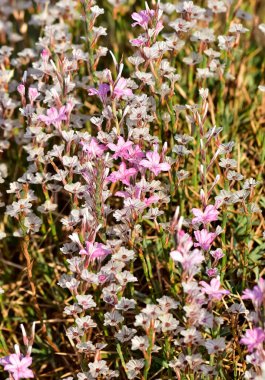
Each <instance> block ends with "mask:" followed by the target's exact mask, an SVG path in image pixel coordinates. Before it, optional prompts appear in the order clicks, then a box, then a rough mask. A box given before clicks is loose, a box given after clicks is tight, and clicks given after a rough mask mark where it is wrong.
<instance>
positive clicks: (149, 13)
mask: <svg viewBox="0 0 265 380" xmlns="http://www.w3.org/2000/svg"><path fill="white" fill-rule="evenodd" d="M154 15H155V11H154V10H144V11H140V12H139V13H136V12H134V13H133V14H132V19H133V20H135V21H136V22H134V23H133V24H132V26H136V25H139V26H141V27H142V28H144V29H148V23H149V21H150V20H151V19H152V18H153V17H154Z"/></svg>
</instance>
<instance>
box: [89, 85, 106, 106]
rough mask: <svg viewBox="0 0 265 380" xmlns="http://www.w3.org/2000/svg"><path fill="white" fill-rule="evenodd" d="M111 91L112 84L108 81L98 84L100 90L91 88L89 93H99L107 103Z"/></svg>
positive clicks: (101, 98)
mask: <svg viewBox="0 0 265 380" xmlns="http://www.w3.org/2000/svg"><path fill="white" fill-rule="evenodd" d="M109 91H110V86H109V85H108V84H107V83H102V84H100V85H99V86H98V90H97V89H96V88H90V89H89V90H88V95H97V96H98V97H99V98H100V100H101V101H102V103H106V100H107V98H108V92H109Z"/></svg>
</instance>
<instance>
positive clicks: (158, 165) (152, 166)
mask: <svg viewBox="0 0 265 380" xmlns="http://www.w3.org/2000/svg"><path fill="white" fill-rule="evenodd" d="M146 158H147V159H146V160H141V161H140V165H141V166H143V167H145V168H148V169H149V170H150V171H151V172H153V173H154V174H155V175H158V174H159V173H161V172H162V171H163V172H167V171H168V170H170V165H169V164H168V163H167V162H160V160H161V158H160V155H159V153H158V152H157V150H155V151H154V152H147V153H146Z"/></svg>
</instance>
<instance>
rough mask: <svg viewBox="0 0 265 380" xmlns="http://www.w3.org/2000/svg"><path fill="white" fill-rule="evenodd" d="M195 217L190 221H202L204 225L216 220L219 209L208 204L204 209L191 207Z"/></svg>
mask: <svg viewBox="0 0 265 380" xmlns="http://www.w3.org/2000/svg"><path fill="white" fill-rule="evenodd" d="M191 211H192V212H193V215H194V216H195V218H193V219H192V223H193V224H195V223H203V224H204V225H206V224H208V223H211V222H213V221H215V220H218V215H219V211H217V210H216V208H215V206H213V205H209V206H207V207H206V209H205V210H204V211H202V210H200V209H198V208H193V209H192V210H191Z"/></svg>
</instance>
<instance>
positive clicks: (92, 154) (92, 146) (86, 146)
mask: <svg viewBox="0 0 265 380" xmlns="http://www.w3.org/2000/svg"><path fill="white" fill-rule="evenodd" d="M80 144H81V145H82V146H83V152H85V153H87V155H88V157H89V158H90V159H91V158H96V157H101V156H102V155H103V153H104V151H105V150H106V149H107V148H106V147H105V145H103V144H99V143H98V141H97V139H96V138H95V137H92V138H91V140H90V141H89V142H86V141H81V143H80Z"/></svg>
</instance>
